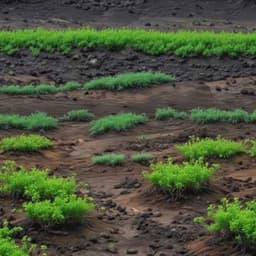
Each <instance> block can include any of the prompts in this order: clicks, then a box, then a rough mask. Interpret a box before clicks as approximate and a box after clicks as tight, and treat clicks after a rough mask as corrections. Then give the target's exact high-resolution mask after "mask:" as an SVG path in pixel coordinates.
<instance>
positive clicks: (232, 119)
mask: <svg viewBox="0 0 256 256" xmlns="http://www.w3.org/2000/svg"><path fill="white" fill-rule="evenodd" d="M190 119H191V120H192V121H194V122H197V123H214V122H229V123H239V122H246V123H247V122H250V121H251V117H250V114H249V113H248V112H246V111H244V110H242V109H235V110H220V109H215V108H209V109H201V108H197V109H192V111H191V114H190Z"/></svg>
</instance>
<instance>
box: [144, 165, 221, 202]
mask: <svg viewBox="0 0 256 256" xmlns="http://www.w3.org/2000/svg"><path fill="white" fill-rule="evenodd" d="M216 168H217V166H212V167H209V166H208V165H207V164H204V163H203V162H202V161H196V162H194V163H189V162H184V163H183V164H181V165H178V164H174V163H172V162H171V161H169V162H168V163H162V162H159V163H156V164H152V165H151V169H152V172H145V173H144V177H145V178H146V179H147V180H149V181H150V182H152V183H153V184H154V185H155V186H156V187H157V188H159V189H160V190H162V191H164V192H167V193H170V194H171V195H172V196H173V198H175V199H178V198H180V197H182V196H183V193H184V192H191V191H193V192H194V191H198V190H200V189H202V188H203V187H204V185H206V183H207V182H208V181H209V179H210V177H211V176H212V175H213V173H214V171H215V170H216Z"/></svg>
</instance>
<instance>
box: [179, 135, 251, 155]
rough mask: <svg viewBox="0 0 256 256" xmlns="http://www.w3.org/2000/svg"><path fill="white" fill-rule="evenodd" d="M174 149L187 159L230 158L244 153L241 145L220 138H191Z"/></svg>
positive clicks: (243, 147)
mask: <svg viewBox="0 0 256 256" xmlns="http://www.w3.org/2000/svg"><path fill="white" fill-rule="evenodd" d="M176 148H177V149H178V150H179V151H180V152H181V153H182V154H183V155H184V156H186V157H187V158H189V159H199V158H206V157H214V158H230V157H232V156H234V155H236V154H239V153H244V152H246V149H245V146H244V145H243V144H242V143H240V142H236V141H232V140H227V139H222V138H220V137H218V138H216V139H211V138H204V139H200V138H192V139H191V140H190V141H188V142H187V143H185V144H181V145H176Z"/></svg>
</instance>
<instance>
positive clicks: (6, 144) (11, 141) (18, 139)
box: [0, 135, 53, 152]
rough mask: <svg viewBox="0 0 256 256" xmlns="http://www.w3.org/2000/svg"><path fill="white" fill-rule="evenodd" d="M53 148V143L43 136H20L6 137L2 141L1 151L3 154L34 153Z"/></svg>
mask: <svg viewBox="0 0 256 256" xmlns="http://www.w3.org/2000/svg"><path fill="white" fill-rule="evenodd" d="M52 146H53V142H52V141H51V140H49V139H48V138H46V137H44V136H41V135H19V136H13V137H6V138H3V139H2V140H1V141H0V150H2V151H3V152H6V151H17V152H34V151H39V150H41V149H46V148H50V147H52Z"/></svg>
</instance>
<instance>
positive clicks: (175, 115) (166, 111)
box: [155, 107, 188, 120]
mask: <svg viewBox="0 0 256 256" xmlns="http://www.w3.org/2000/svg"><path fill="white" fill-rule="evenodd" d="M187 117H188V114H187V113H186V112H184V111H178V110H176V109H174V108H170V107H168V108H158V109H157V110H156V113H155V118H156V119H157V120H168V119H186V118H187Z"/></svg>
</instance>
